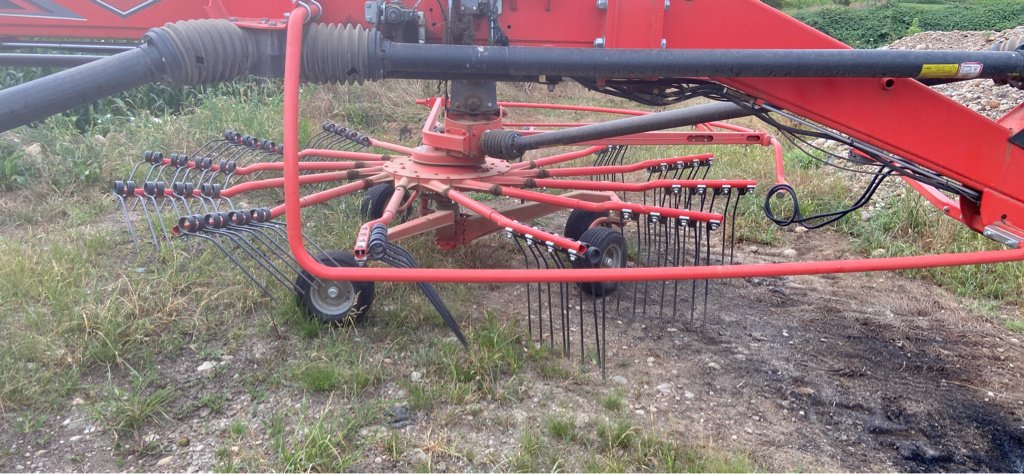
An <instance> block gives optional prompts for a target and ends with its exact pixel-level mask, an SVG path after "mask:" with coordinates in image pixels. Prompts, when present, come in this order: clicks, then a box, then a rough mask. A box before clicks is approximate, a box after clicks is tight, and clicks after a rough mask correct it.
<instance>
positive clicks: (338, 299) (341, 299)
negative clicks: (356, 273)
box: [309, 281, 356, 314]
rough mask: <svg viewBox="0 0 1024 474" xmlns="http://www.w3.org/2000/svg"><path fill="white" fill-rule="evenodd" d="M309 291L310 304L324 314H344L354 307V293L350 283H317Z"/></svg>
mask: <svg viewBox="0 0 1024 474" xmlns="http://www.w3.org/2000/svg"><path fill="white" fill-rule="evenodd" d="M310 291H311V293H310V295H309V296H310V300H311V302H312V303H313V304H314V305H315V306H316V307H317V309H319V310H321V311H323V312H324V313H328V314H341V313H345V312H347V311H349V310H350V309H352V306H354V305H355V301H356V292H355V289H354V288H353V287H352V283H350V282H342V281H332V282H324V281H318V282H316V283H314V285H313V288H312V289H311V290H310Z"/></svg>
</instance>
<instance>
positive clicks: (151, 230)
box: [135, 196, 160, 249]
mask: <svg viewBox="0 0 1024 474" xmlns="http://www.w3.org/2000/svg"><path fill="white" fill-rule="evenodd" d="M136 198H137V199H136V203H135V204H136V205H139V204H140V203H141V204H142V216H143V217H144V218H145V219H146V224H148V225H149V234H150V237H151V238H152V240H153V246H154V247H156V248H158V249H159V248H160V243H159V239H158V238H157V236H156V228H154V226H153V221H152V219H150V217H149V206H148V205H147V204H146V200H145V198H143V197H142V196H136Z"/></svg>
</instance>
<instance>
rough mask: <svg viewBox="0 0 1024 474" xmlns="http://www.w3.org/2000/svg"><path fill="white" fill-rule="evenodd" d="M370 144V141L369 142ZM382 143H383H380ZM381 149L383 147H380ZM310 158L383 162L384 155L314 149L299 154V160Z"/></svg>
mask: <svg viewBox="0 0 1024 474" xmlns="http://www.w3.org/2000/svg"><path fill="white" fill-rule="evenodd" d="M371 143H372V140H371ZM381 143H383V142H381ZM381 148H383V147H381ZM310 156H318V157H323V158H334V159H336V160H356V161H384V160H386V159H387V158H385V155H381V154H377V153H364V152H359V151H342V150H321V149H316V148H307V149H305V150H302V151H300V152H299V158H307V157H310Z"/></svg>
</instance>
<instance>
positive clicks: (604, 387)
mask: <svg viewBox="0 0 1024 474" xmlns="http://www.w3.org/2000/svg"><path fill="white" fill-rule="evenodd" d="M787 239H788V240H790V242H789V243H790V245H791V246H793V247H794V248H796V249H799V253H800V255H799V257H798V258H800V259H831V258H850V257H852V256H854V255H853V253H852V251H850V250H849V245H848V243H847V242H846V241H845V239H843V238H840V237H837V236H835V235H833V234H828V233H806V234H788V235H787ZM483 244H485V245H486V244H487V242H483ZM499 245H500V244H499ZM755 250H756V251H755ZM779 250H780V249H779V248H760V249H754V248H752V247H746V248H743V249H741V252H740V254H739V257H740V259H741V260H742V261H744V262H749V263H755V262H773V261H783V260H786V258H785V257H782V256H781V252H780V251H779ZM498 289H499V290H500V292H498V293H488V292H493V291H494V290H495V288H494V287H478V288H476V289H475V290H474V291H475V294H476V295H479V297H480V300H479V301H480V305H479V306H480V307H475V306H474V307H473V308H467V307H462V308H455V309H456V313H457V314H459V313H461V314H464V315H465V318H466V319H472V318H474V317H475V315H476V314H480V313H481V312H483V310H484V309H485V308H488V307H489V308H492V310H493V311H495V312H496V313H497V314H500V315H502V317H506V318H514V317H516V315H518V314H519V313H521V311H518V310H517V309H510V308H509V305H510V304H511V305H513V306H515V305H516V302H517V301H519V302H521V300H520V298H521V297H522V293H521V291H520V290H519V289H518V288H512V287H498ZM393 291H394V290H393ZM488 294H489V295H490V296H488ZM711 295H712V296H711V301H710V304H709V307H710V308H711V309H710V311H709V313H708V315H707V316H706V318H701V317H700V316H699V315H698V317H697V319H696V320H695V321H693V322H692V323H691V322H690V318H689V315H688V307H687V308H686V309H683V306H685V305H680V310H679V312H680V313H681V314H679V315H667V314H660V315H648V316H646V317H643V318H641V317H639V316H637V317H635V318H634V317H629V316H621V317H615V316H613V317H611V319H610V320H609V331H608V338H609V357H608V360H609V365H608V373H607V376H608V379H604V380H602V378H601V377H600V375H599V374H598V373H596V372H590V373H584V374H582V375H579V376H565V377H550V376H548V377H545V376H541V375H540V374H538V371H537V370H536V368H535V367H528V368H527V370H525V371H524V372H522V373H521V374H518V375H516V377H519V378H520V379H521V384H519V385H518V386H519V387H520V389H519V390H520V392H519V393H518V394H516V395H515V396H514V397H510V398H513V399H514V400H513V401H511V402H510V401H503V402H495V401H488V400H486V399H475V400H470V401H469V402H468V403H465V404H444V403H442V404H435V406H434V408H433V409H432V410H424V411H422V412H420V413H415V414H414V416H413V418H412V424H410V425H408V426H402V427H395V426H394V425H392V424H390V423H389V418H388V416H387V414H386V409H385V407H387V406H389V405H392V404H393V403H394V402H396V401H397V402H400V401H402V400H403V399H406V398H408V396H409V395H408V394H407V393H406V387H407V386H408V385H407V383H406V382H405V381H406V380H407V379H408V377H409V374H410V373H411V372H413V371H415V370H416V369H417V367H416V364H415V362H414V359H413V358H412V357H410V356H409V352H407V351H406V350H404V349H402V348H400V347H399V348H396V347H395V346H394V343H393V342H392V341H388V340H385V339H381V338H380V337H379V335H375V334H376V333H377V332H378V331H380V330H381V328H380V327H378V326H375V325H374V324H371V325H370V326H368V327H367V328H366V329H365V330H364V331H360V332H353V333H349V334H347V335H345V336H343V337H349V338H352V341H353V343H356V342H359V343H366V342H367V339H368V340H369V343H370V344H376V345H379V347H381V348H382V350H381V356H380V357H379V358H373V357H371V358H370V360H367V361H365V363H367V364H370V365H373V366H375V367H379V368H380V369H381V372H382V374H383V375H384V379H383V381H382V382H381V383H380V384H378V385H377V386H375V387H373V388H371V392H372V393H371V395H370V397H369V398H370V399H377V400H379V401H380V403H379V404H378V405H375V406H372V408H371V410H376V412H375V413H372V414H371V415H370V417H371V418H372V419H374V420H375V421H373V422H371V423H369V424H368V425H367V427H365V428H362V429H360V431H359V438H361V439H363V440H364V441H365V440H370V441H369V442H368V443H366V446H368V448H367V449H365V450H364V451H363V452H361V453H360V456H359V458H358V459H356V460H355V461H354V464H353V465H352V469H355V470H369V471H391V470H410V469H429V470H439V471H444V470H491V469H494V470H508V469H512V468H514V467H515V466H514V465H512V464H511V460H512V459H513V458H514V457H515V455H516V453H517V451H518V450H519V449H520V448H521V446H520V439H521V437H522V434H523V433H524V432H525V431H535V432H536V431H543V430H544V428H543V421H542V420H543V418H544V417H545V416H548V415H549V414H557V415H559V416H565V417H569V418H571V419H574V420H575V424H576V425H577V426H578V427H579V429H580V430H582V431H587V430H592V429H593V428H594V424H595V423H596V422H597V421H598V420H601V419H605V418H607V417H608V416H609V415H608V410H607V409H606V408H602V406H601V405H602V403H601V401H600V400H601V398H602V397H604V396H607V395H608V394H610V393H615V392H617V391H624V392H625V396H624V399H625V402H626V404H627V406H626V407H625V410H627V411H626V415H625V416H627V417H628V418H629V419H630V420H631V422H632V423H634V424H635V425H636V426H638V427H641V428H642V429H644V430H648V431H651V432H654V433H657V434H658V435H659V436H661V437H662V438H663V439H669V440H673V441H677V442H680V443H685V444H687V445H699V446H706V447H710V448H713V449H717V450H725V451H729V452H742V453H749V455H750V457H752V458H753V459H755V460H756V461H757V463H758V465H759V466H760V467H762V468H765V469H769V470H789V471H792V470H828V471H831V470H844V471H891V470H897V471H1014V472H1020V471H1024V384H1022V380H1024V345H1022V344H1021V341H1020V336H1019V334H1016V333H1013V332H1010V331H1007V330H1006V329H1003V328H1000V327H999V326H997V325H994V324H990V323H989V322H987V321H986V319H985V318H983V317H981V316H979V315H976V314H971V312H970V311H969V310H968V309H967V308H965V306H964V305H963V304H962V302H961V301H960V300H959V299H958V298H956V297H953V296H951V295H949V294H948V293H947V292H946V291H944V290H942V289H939V288H937V287H936V286H934V285H932V284H930V283H928V282H926V281H921V280H916V279H911V278H908V277H905V276H901V275H895V274H853V275H823V276H809V277H797V278H783V279H750V280H736V281H726V282H715V283H713V284H712V291H711ZM385 298H386V296H385ZM382 304H383V305H386V304H387V303H386V300H378V305H382ZM518 306H521V304H519V305H518ZM432 317H433V316H427V318H432ZM265 321H266V320H265V319H262V318H259V317H257V318H256V319H255V320H253V324H265ZM409 330H410V331H412V332H417V331H423V328H409ZM429 331H433V333H434V336H433V337H445V335H444V333H443V332H438V329H437V328H436V327H434V328H433V329H430V330H429ZM260 334H262V335H260V336H256V337H253V338H250V339H248V340H246V341H245V343H244V344H242V345H240V346H239V347H237V348H235V349H234V350H233V351H232V352H231V353H230V354H222V355H220V356H218V357H216V358H214V359H213V360H214V361H215V367H214V368H213V369H211V370H209V371H204V372H201V373H198V372H197V370H196V368H197V366H200V365H201V364H202V363H203V362H205V361H207V360H210V359H211V358H210V357H209V355H206V356H201V355H199V354H197V353H196V352H195V351H192V350H188V349H183V350H181V351H180V355H179V353H174V352H171V353H170V354H172V355H169V356H161V357H160V358H159V359H158V360H156V361H155V367H156V368H157V370H158V372H159V375H160V377H161V378H162V379H164V380H165V381H168V382H170V385H172V386H174V387H176V390H177V393H178V396H177V398H176V402H175V405H174V408H173V410H170V414H169V416H168V417H167V418H166V419H164V420H163V421H161V422H159V423H156V424H155V425H154V426H153V427H151V428H147V429H146V430H142V431H140V436H148V437H149V439H148V440H147V441H148V442H149V444H150V445H151V446H154V447H155V448H154V449H151V450H147V451H145V452H129V451H125V450H124V449H119V448H115V440H114V439H112V437H111V435H110V432H109V431H108V430H105V429H103V427H102V425H100V424H99V423H98V422H97V421H96V419H95V417H94V416H93V412H92V411H91V410H90V408H89V407H90V406H91V405H92V404H93V403H94V402H95V400H93V399H89V396H88V395H84V394H83V395H82V396H83V397H85V398H86V399H85V400H83V399H80V398H77V397H76V398H75V399H73V400H68V403H67V407H66V410H63V411H62V412H60V413H56V414H54V415H53V416H50V417H47V419H46V420H45V421H44V422H43V423H42V426H41V427H40V432H42V433H45V434H46V435H45V436H33V437H31V438H28V437H25V436H24V434H23V433H22V432H20V431H19V430H16V429H12V426H11V424H10V423H8V424H6V425H5V428H4V429H2V430H0V446H2V447H3V448H4V449H5V450H6V453H7V455H5V456H2V457H0V470H3V471H28V470H31V471H69V470H75V471H97V470H99V471H110V470H146V471H150V470H153V471H186V470H188V471H196V470H210V469H214V468H217V469H225V464H224V460H225V458H232V459H238V460H245V459H248V458H254V459H263V458H264V456H266V455H267V454H266V453H267V452H269V451H270V450H271V447H270V446H269V445H270V444H271V443H272V439H271V436H270V435H268V434H267V431H268V430H267V429H265V428H266V427H267V426H268V424H269V423H270V421H268V420H273V419H274V418H275V416H280V415H282V414H286V413H293V414H294V413H297V412H298V413H305V415H304V416H306V417H308V418H311V419H315V418H316V417H317V416H318V413H323V411H322V410H325V409H329V408H332V407H333V408H338V409H342V410H343V411H345V410H348V411H350V412H351V411H353V410H358V409H359V406H360V404H359V403H356V402H354V401H351V400H347V399H346V397H344V396H342V395H339V394H334V395H332V394H312V395H310V394H305V393H303V392H302V391H301V390H296V389H295V388H294V387H288V386H284V387H281V386H276V387H277V388H271V389H269V390H266V391H265V392H264V393H258V391H257V390H256V388H258V387H265V386H266V384H265V383H264V382H265V379H266V377H267V376H269V375H268V374H272V373H274V369H275V368H279V367H280V366H281V365H282V364H284V363H286V362H287V361H290V360H294V359H295V358H296V357H297V355H296V354H295V351H296V348H297V347H298V348H301V344H300V341H299V339H300V337H299V336H298V335H296V334H294V332H293V331H291V332H290V331H288V330H284V331H277V330H270V331H265V332H262V333H260ZM410 351H411V349H410ZM571 364H572V363H571V362H566V365H571ZM566 373H571V372H566ZM427 376H428V377H429V376H430V375H429V374H427ZM83 378H84V379H85V380H84V384H83V385H84V386H95V385H98V384H102V383H103V382H105V381H107V380H108V378H113V379H122V381H123V382H124V383H128V382H127V381H125V380H124V379H126V378H127V375H126V371H124V370H111V369H103V368H101V367H97V368H95V369H94V370H91V371H90V372H89V373H87V374H83ZM623 379H625V380H623ZM623 381H624V382H625V383H624V384H623V383H622V382H623ZM271 387H275V386H274V385H271ZM211 393H224V394H226V395H225V397H224V400H223V406H220V407H214V408H212V409H211V407H210V406H209V405H204V404H201V403H197V400H200V399H203V397H204V396H207V395H209V394H211ZM237 420H242V421H243V422H244V423H243V426H245V429H244V430H240V431H243V432H242V433H234V434H231V433H229V432H230V431H231V428H230V425H231V423H233V422H236V421H237ZM395 433H397V434H398V435H399V437H400V438H401V439H402V440H404V443H405V444H404V448H403V449H389V448H388V447H387V440H388V439H394V437H393V436H392V435H393V434H395ZM121 441H125V440H121ZM561 449H565V451H566V453H565V456H566V458H567V459H568V460H569V461H567V462H568V468H569V469H579V468H580V466H581V464H579V463H580V462H582V461H580V460H579V459H577V460H576V461H572V456H573V451H574V450H578V447H571V446H570V447H564V448H561ZM586 455H587V454H586V453H585V452H584V453H582V454H580V453H576V456H586ZM249 466H250V467H252V466H257V467H258V466H264V467H267V466H269V467H272V466H273V464H270V465H267V464H259V463H256V464H251V465H249ZM542 467H543V466H542ZM563 468H564V467H563Z"/></svg>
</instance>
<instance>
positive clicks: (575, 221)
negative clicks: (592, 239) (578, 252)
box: [562, 209, 608, 240]
mask: <svg viewBox="0 0 1024 474" xmlns="http://www.w3.org/2000/svg"><path fill="white" fill-rule="evenodd" d="M607 216H608V214H606V213H601V212H591V211H585V210H583V209H573V210H572V212H570V213H569V218H568V219H566V220H565V232H563V233H562V235H564V236H566V237H568V238H570V239H572V240H580V237H582V236H583V233H584V232H586V231H587V229H589V228H590V224H593V223H594V221H596V220H598V219H600V218H602V217H607Z"/></svg>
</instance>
